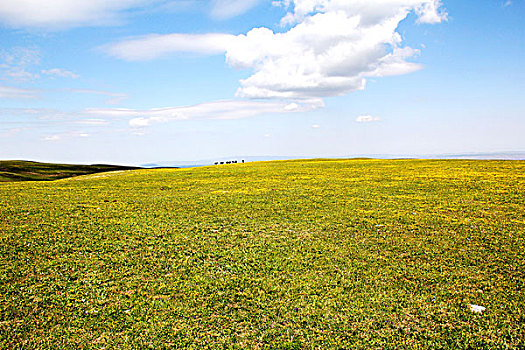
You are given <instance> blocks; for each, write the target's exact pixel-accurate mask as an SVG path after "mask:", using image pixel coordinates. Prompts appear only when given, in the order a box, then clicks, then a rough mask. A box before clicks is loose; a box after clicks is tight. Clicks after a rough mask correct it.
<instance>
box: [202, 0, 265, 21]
mask: <svg viewBox="0 0 525 350" xmlns="http://www.w3.org/2000/svg"><path fill="white" fill-rule="evenodd" d="M260 2H261V0H214V1H213V2H212V3H213V8H212V10H211V15H212V17H214V18H216V19H228V18H232V17H235V16H239V15H241V14H243V13H245V12H247V11H249V10H250V9H252V8H253V7H254V6H256V5H257V4H259V3H260Z"/></svg>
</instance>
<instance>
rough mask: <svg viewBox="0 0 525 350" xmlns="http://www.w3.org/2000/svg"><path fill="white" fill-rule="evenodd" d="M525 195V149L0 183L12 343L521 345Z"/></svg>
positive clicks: (0, 251)
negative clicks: (464, 157)
mask: <svg viewBox="0 0 525 350" xmlns="http://www.w3.org/2000/svg"><path fill="white" fill-rule="evenodd" d="M524 193H525V162H520V161H419V160H348V161H346V160H337V161H330V160H325V161H282V162H266V163H250V164H237V165H232V166H217V167H205V168H194V169H183V170H139V171H133V172H121V173H113V174H111V173H109V174H102V175H90V176H82V177H76V178H71V179H65V180H60V181H56V182H26V183H4V184H0V348H28V349H29V348H39V349H45V348H53V349H56V348H71V349H78V348H92V349H102V348H107V349H114V348H121V349H136V348H148V347H149V348H154V349H163V348H194V349H206V348H209V349H222V348H230V349H234V348H239V349H240V348H249V349H257V348H259V349H270V348H272V349H276V348H277V349H354V348H356V349H359V348H361V349H371V348H374V349H379V348H388V349H391V348H399V349H405V348H406V349H408V348H410V349H412V348H432V349H434V348H448V349H458V348H463V349H464V348H469V347H470V348H483V349H490V348H501V349H503V348H511V349H515V348H520V347H523V346H525V329H524V327H525V273H524V271H525V263H524V257H525V197H524ZM471 304H473V305H479V306H483V307H485V308H486V310H485V312H484V313H482V314H479V313H473V312H472V311H471V306H470V305H471Z"/></svg>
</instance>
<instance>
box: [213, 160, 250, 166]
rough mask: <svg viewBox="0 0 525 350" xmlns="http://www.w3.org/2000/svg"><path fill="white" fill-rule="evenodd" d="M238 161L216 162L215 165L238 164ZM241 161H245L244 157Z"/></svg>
mask: <svg viewBox="0 0 525 350" xmlns="http://www.w3.org/2000/svg"><path fill="white" fill-rule="evenodd" d="M237 163H238V162H237V161H236V160H228V161H226V162H215V165H223V164H237ZM241 163H244V159H243V160H241Z"/></svg>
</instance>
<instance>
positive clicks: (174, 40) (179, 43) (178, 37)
mask: <svg viewBox="0 0 525 350" xmlns="http://www.w3.org/2000/svg"><path fill="white" fill-rule="evenodd" d="M235 38H236V37H235V36H234V35H229V34H213V33H210V34H167V35H159V34H152V35H146V36H143V37H137V38H132V39H128V40H124V41H121V42H119V43H116V44H112V45H106V46H104V47H102V48H101V49H102V50H104V51H106V52H107V53H109V54H110V55H111V56H114V57H116V58H120V59H124V60H127V61H145V60H151V59H154V58H157V57H161V56H164V55H166V54H169V53H173V52H191V53H198V54H207V55H213V54H223V53H224V52H226V48H227V47H228V46H230V43H231V42H232V41H233V40H235Z"/></svg>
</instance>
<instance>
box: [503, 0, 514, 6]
mask: <svg viewBox="0 0 525 350" xmlns="http://www.w3.org/2000/svg"><path fill="white" fill-rule="evenodd" d="M510 5H512V0H507V1H505V2H504V3H503V7H508V6H510Z"/></svg>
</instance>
